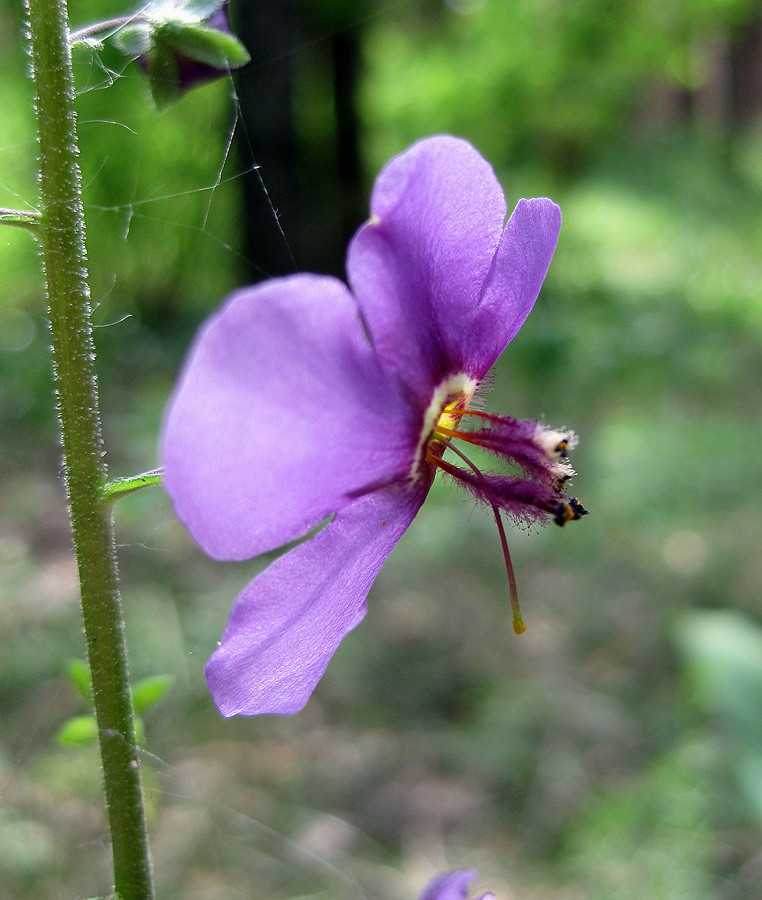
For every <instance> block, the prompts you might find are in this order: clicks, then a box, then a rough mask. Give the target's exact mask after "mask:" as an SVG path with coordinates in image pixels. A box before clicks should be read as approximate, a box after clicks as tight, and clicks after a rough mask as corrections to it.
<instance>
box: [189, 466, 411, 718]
mask: <svg viewBox="0 0 762 900" xmlns="http://www.w3.org/2000/svg"><path fill="white" fill-rule="evenodd" d="M428 486H429V485H428V483H423V482H421V483H417V484H415V485H392V486H391V487H388V488H385V489H383V490H380V491H376V492H374V493H372V494H368V495H367V496H365V497H362V498H360V499H359V500H356V501H354V502H353V503H352V504H351V505H349V506H347V507H345V508H344V509H343V510H341V512H339V513H338V514H337V516H336V518H335V519H334V520H333V521H332V522H331V523H329V524H328V525H327V526H326V527H325V528H324V529H323V530H322V531H320V532H319V533H318V534H316V535H315V537H313V538H311V539H310V540H308V541H306V542H305V543H303V544H300V545H299V546H298V547H295V548H294V549H293V550H291V551H289V552H288V553H286V554H284V555H283V556H281V557H279V558H278V559H276V560H275V562H273V563H272V565H270V567H269V568H267V569H265V571H264V572H263V573H262V574H261V575H259V576H258V577H257V578H255V579H254V581H253V582H252V583H251V584H250V585H249V586H248V587H247V588H246V590H244V592H243V593H242V594H241V596H240V597H239V598H238V600H237V601H236V603H235V606H234V607H233V611H232V613H231V615H230V621H229V622H228V626H227V628H226V630H225V634H224V635H223V637H222V641H221V643H220V646H219V647H218V648H217V650H216V651H215V653H214V655H213V656H212V658H211V659H210V660H209V663H208V665H207V668H206V674H207V680H208V682H209V687H210V689H211V692H212V696H213V697H214V700H215V702H216V704H217V706H218V707H219V709H220V712H221V713H222V714H223V715H224V716H232V715H236V714H241V715H257V714H259V713H294V712H298V711H299V710H300V709H301V708H302V707H303V706H304V704H305V703H306V702H307V700H309V698H310V695H311V694H312V691H313V690H314V688H315V685H316V684H317V682H318V681H319V680H320V677H321V676H322V674H323V672H324V671H325V668H326V666H327V665H328V663H329V661H330V659H331V657H332V656H333V654H334V652H335V651H336V648H337V647H338V646H339V644H340V643H341V640H342V639H343V637H344V636H345V635H346V634H347V632H348V631H350V630H351V629H352V628H354V627H355V626H356V625H357V624H358V623H359V622H360V620H361V619H362V617H363V615H364V613H365V598H366V596H367V594H368V591H369V590H370V586H371V584H372V583H373V579H374V578H375V577H376V575H377V573H378V570H379V569H380V568H381V566H382V565H383V563H384V561H385V560H386V557H387V556H388V555H389V553H390V552H391V550H392V548H393V547H394V545H395V544H396V543H397V541H398V540H399V539H400V537H401V536H402V534H403V533H404V532H405V530H406V529H407V527H408V525H409V524H410V522H412V520H413V518H414V517H415V514H416V513H417V512H418V510H419V509H420V506H421V503H423V500H424V498H425V496H426V492H427V491H428Z"/></svg>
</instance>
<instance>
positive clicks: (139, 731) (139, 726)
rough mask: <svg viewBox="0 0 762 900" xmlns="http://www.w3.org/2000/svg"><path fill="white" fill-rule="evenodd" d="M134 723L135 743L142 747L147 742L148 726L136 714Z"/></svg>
mask: <svg viewBox="0 0 762 900" xmlns="http://www.w3.org/2000/svg"><path fill="white" fill-rule="evenodd" d="M133 725H134V727H135V744H136V745H137V746H138V747H140V746H141V745H143V744H145V742H146V727H145V725H144V724H143V720H142V719H141V718H140V716H135V718H134V720H133Z"/></svg>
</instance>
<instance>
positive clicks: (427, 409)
mask: <svg viewBox="0 0 762 900" xmlns="http://www.w3.org/2000/svg"><path fill="white" fill-rule="evenodd" d="M371 209H372V215H371V218H370V220H369V222H368V223H367V224H366V225H365V226H364V227H362V228H361V229H360V231H359V232H358V233H357V234H356V235H355V237H354V239H353V241H352V243H351V245H350V248H349V253H348V259H347V269H348V273H349V282H350V285H351V291H350V290H348V289H347V287H346V286H345V285H344V284H343V283H341V282H340V281H337V280H335V279H333V278H327V277H325V278H324V277H319V276H316V275H295V276H291V277H288V278H276V279H272V280H271V281H267V282H265V283H263V284H261V285H258V286H256V287H252V288H245V289H244V290H241V291H239V292H238V293H236V294H234V295H233V296H232V297H231V298H230V299H229V300H228V301H227V302H226V303H225V304H224V305H223V307H222V309H221V310H220V311H219V312H217V313H216V314H215V315H214V316H212V318H211V319H210V320H209V321H208V322H207V324H206V325H205V327H204V328H203V329H202V330H201V332H200V334H199V336H198V337H197V339H196V341H195V344H194V346H193V348H192V350H191V352H190V355H189V358H188V361H187V362H186V364H185V368H184V371H183V373H182V376H181V378H180V381H179V383H178V385H177V388H176V390H175V393H174V397H173V399H172V402H171V405H170V408H169V412H168V414H167V419H166V424H165V431H164V441H163V455H164V464H165V481H166V487H167V490H168V492H169V494H170V496H171V497H172V500H173V501H174V504H175V508H176V510H177V514H178V516H179V517H180V519H181V520H182V521H183V522H184V523H185V525H186V526H187V527H188V529H189V530H190V532H191V534H192V535H193V537H194V538H195V539H196V540H197V541H198V543H199V544H200V545H201V546H202V547H203V548H204V549H205V550H206V552H207V553H209V554H210V555H211V556H213V557H215V558H217V559H226V560H240V559H248V558H250V557H254V556H257V555H259V554H261V553H264V552H266V551H270V550H273V549H274V548H277V547H280V546H282V545H283V544H285V543H287V542H289V541H294V540H297V539H299V538H302V537H304V535H306V534H307V533H308V532H309V531H310V530H311V529H313V528H316V527H317V526H318V525H320V524H321V523H322V522H323V521H324V520H325V519H326V518H327V517H329V516H333V517H334V518H333V519H332V520H331V521H330V523H329V524H328V525H326V526H325V527H324V528H323V529H322V530H321V531H319V532H318V533H317V534H316V535H314V536H313V537H311V538H310V539H309V540H308V541H305V542H304V543H301V544H299V545H298V546H297V547H295V548H294V549H292V550H290V551H289V552H288V553H286V554H284V555H283V556H281V557H280V558H278V559H277V560H276V561H275V562H273V563H272V564H271V565H270V567H269V568H268V569H266V570H265V571H264V572H263V573H262V574H261V575H259V576H258V577H257V578H255V579H254V581H253V582H252V583H251V584H250V585H249V586H248V587H247V588H246V589H245V590H244V591H243V593H242V594H241V596H240V597H239V598H238V600H237V601H236V603H235V605H234V607H233V611H232V613H231V616H230V621H229V623H228V626H227V629H226V631H225V633H224V635H223V638H222V641H221V643H220V645H219V647H218V648H217V650H216V651H215V653H214V654H213V656H212V658H211V659H210V661H209V664H208V666H207V670H206V671H207V679H208V682H209V686H210V688H211V691H212V694H213V696H214V699H215V702H216V703H217V705H218V707H219V709H220V711H221V712H222V714H223V715H225V716H231V715H234V714H236V713H241V714H245V715H253V714H257V713H264V712H271V713H292V712H296V711H297V710H299V709H301V708H302V707H303V706H304V704H305V703H306V702H307V700H308V699H309V697H310V694H311V693H312V691H313V689H314V687H315V685H316V684H317V682H318V680H319V679H320V677H321V676H322V674H323V672H324V671H325V668H326V666H327V665H328V662H329V660H330V659H331V656H332V655H333V653H334V652H335V650H336V648H337V647H338V645H339V643H340V642H341V640H342V638H343V637H344V636H345V635H346V634H347V633H348V632H349V631H350V630H351V629H353V628H354V627H355V626H356V625H357V624H358V623H359V622H360V621H361V619H362V618H363V616H364V615H365V609H366V605H365V604H366V596H367V594H368V591H369V589H370V586H371V584H372V583H373V580H374V578H375V577H376V575H377V573H378V571H379V569H380V568H381V566H382V564H383V563H384V561H385V559H386V557H387V556H388V555H389V553H390V552H391V550H392V548H393V547H394V545H395V544H396V543H397V541H398V540H399V538H400V537H401V536H402V534H403V533H404V532H405V530H406V529H407V528H408V526H409V525H410V523H411V522H412V520H413V518H414V517H415V515H416V513H417V512H418V510H419V509H420V507H421V504H422V503H423V501H424V499H425V497H426V494H427V493H428V491H429V488H430V487H431V483H432V481H433V479H434V475H435V473H436V471H437V469H439V470H441V471H443V472H444V473H445V474H447V475H448V476H451V477H452V479H453V480H454V481H455V482H456V483H458V484H459V485H461V486H462V487H463V488H465V489H466V490H467V491H469V492H470V493H471V494H473V495H474V496H475V497H476V498H477V499H478V500H480V501H482V502H484V503H486V504H488V505H489V506H491V507H492V509H493V511H494V514H495V520H496V522H497V525H498V529H499V533H500V537H501V542H502V544H503V549H504V553H505V558H506V565H507V567H508V574H509V583H510V586H511V596H512V601H513V603H514V627H515V629H516V630H517V631H519V632H520V631H522V630H523V622H522V621H521V617H520V613H519V612H518V605H517V602H516V596H515V593H516V592H515V581H514V579H513V572H512V570H511V566H510V557H509V556H508V549H507V544H506V541H505V533H504V530H503V524H502V521H501V515H500V514H501V513H503V514H507V515H508V517H509V518H511V519H512V520H514V521H517V522H519V523H532V522H544V521H546V520H549V519H552V520H554V521H556V522H557V523H558V524H559V525H563V524H564V522H566V521H568V520H570V519H576V518H579V517H580V516H581V515H583V514H584V512H585V510H584V509H583V508H582V506H581V505H580V504H579V503H578V502H577V501H576V500H574V499H572V498H571V497H569V496H567V495H566V494H565V493H564V483H565V481H566V480H567V479H568V478H569V476H570V475H571V474H572V470H571V468H570V467H569V464H568V462H567V461H566V456H567V452H568V450H569V449H570V448H571V447H572V446H573V445H574V443H575V441H576V438H575V437H574V436H573V435H572V434H571V433H569V432H565V431H554V430H552V429H549V428H547V427H545V426H544V425H541V424H539V423H538V422H536V421H518V420H516V419H511V418H508V417H504V416H497V415H492V414H489V413H486V412H483V411H480V410H478V409H475V408H474V400H475V397H476V392H477V389H478V387H479V385H480V383H481V382H482V380H483V379H484V377H485V375H486V374H487V373H488V371H489V369H490V368H491V367H492V365H493V363H494V362H495V361H496V360H497V358H498V357H499V355H500V353H501V352H502V351H503V349H504V348H505V346H506V345H507V344H508V342H509V341H510V340H511V339H512V338H513V336H514V335H515V334H516V332H517V331H518V330H519V328H520V326H521V324H522V323H523V321H524V319H525V318H526V316H527V315H528V313H529V311H530V310H531V308H532V306H533V304H534V302H535V299H536V298H537V295H538V293H539V291H540V287H541V285H542V282H543V279H544V277H545V273H546V272H547V269H548V266H549V265H550V260H551V257H552V255H553V251H554V249H555V246H556V241H557V239H558V232H559V229H560V227H561V214H560V211H559V209H558V207H557V206H556V205H555V204H554V203H552V202H551V201H550V200H546V199H540V200H521V201H519V203H518V205H517V206H516V209H515V210H514V212H513V214H512V216H511V217H510V219H509V221H508V223H507V225H506V224H505V218H506V204H505V198H504V196H503V192H502V190H501V188H500V185H499V184H498V182H497V179H496V178H495V175H494V173H493V171H492V169H491V167H490V166H489V164H488V163H487V162H486V161H485V160H484V159H483V158H482V157H481V156H480V155H479V154H478V153H477V152H476V151H475V150H474V148H473V147H471V146H470V145H469V144H467V143H466V142H465V141H462V140H458V139H456V138H452V137H434V138H429V139H427V140H423V141H421V142H419V143H417V144H415V145H414V146H413V147H411V148H410V149H409V150H407V151H406V152H405V153H403V154H402V155H400V156H398V157H396V158H395V159H393V160H392V161H391V162H390V163H389V164H388V166H387V167H386V168H385V169H384V171H383V172H382V173H381V174H380V175H379V177H378V180H377V182H376V185H375V190H374V192H373V198H372V203H371ZM469 443H471V444H476V445H479V446H481V447H483V448H484V449H485V450H486V451H487V452H488V453H490V454H492V455H493V456H494V457H495V458H497V459H498V460H501V461H503V462H504V463H507V464H508V467H509V469H508V473H507V474H506V473H503V474H499V473H497V474H496V473H493V472H489V471H486V472H483V471H481V470H480V469H479V468H477V467H476V466H475V465H473V463H471V462H470V461H469V459H468V457H467V455H466V454H465V453H464V452H463V450H462V449H461V448H462V447H463V446H465V447H466V448H467V447H468V444H469ZM448 449H449V450H451V451H452V454H451V455H450V457H449V458H447V459H445V458H444V456H445V451H446V450H448Z"/></svg>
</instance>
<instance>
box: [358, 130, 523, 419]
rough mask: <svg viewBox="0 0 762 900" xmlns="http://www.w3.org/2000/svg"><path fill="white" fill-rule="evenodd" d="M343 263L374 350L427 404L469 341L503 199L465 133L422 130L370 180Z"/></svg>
mask: <svg viewBox="0 0 762 900" xmlns="http://www.w3.org/2000/svg"><path fill="white" fill-rule="evenodd" d="M371 214H372V215H371V219H370V222H369V223H368V224H367V225H365V226H364V227H363V228H362V229H361V230H360V231H359V232H358V233H357V235H356V236H355V238H354V240H353V242H352V244H351V245H350V248H349V254H348V258H347V271H348V275H349V282H350V284H351V286H352V289H353V291H354V292H355V295H356V296H357V298H358V302H359V303H360V307H361V309H362V313H363V316H364V318H365V321H366V324H367V326H368V330H369V332H370V335H371V339H372V341H373V345H374V347H375V348H376V352H377V353H378V354H379V355H380V357H381V358H382V359H383V360H384V363H385V364H386V365H387V366H388V367H389V368H391V369H392V370H394V371H397V372H399V373H400V374H401V375H402V376H403V377H405V378H406V380H407V383H408V386H409V387H410V388H411V389H412V390H413V391H414V392H415V393H416V394H417V395H418V396H419V398H420V400H421V403H422V404H426V403H428V401H429V400H430V398H431V390H432V388H433V387H435V386H436V385H437V384H439V383H440V382H441V381H442V380H443V379H444V378H445V377H446V376H447V375H448V374H451V373H452V372H456V371H463V370H464V369H463V365H464V361H465V360H466V359H468V358H469V357H470V356H471V355H472V354H473V353H474V352H478V347H476V346H474V341H475V340H476V339H477V338H480V337H481V329H479V330H478V334H477V335H474V334H473V320H474V316H475V314H477V313H478V304H479V299H480V297H481V293H482V286H483V285H484V283H485V281H486V279H487V277H488V275H489V273H490V270H491V267H492V261H493V258H494V256H495V252H496V251H497V248H498V245H499V243H500V239H501V236H502V234H503V226H504V223H505V216H506V205H505V197H504V196H503V190H502V188H501V187H500V184H499V183H498V181H497V179H496V177H495V174H494V172H493V171H492V167H491V166H490V165H489V163H487V162H486V160H484V159H483V158H482V157H481V156H480V155H479V154H478V153H477V152H476V150H475V149H474V148H473V147H472V146H471V145H470V144H468V143H466V141H463V140H460V139H457V138H453V137H435V138H428V139H426V140H423V141H420V142H419V143H417V144H414V145H413V147H411V148H410V149H409V150H408V151H406V152H405V153H403V154H401V155H400V156H397V157H396V158H395V159H393V160H392V161H391V162H390V163H389V164H388V165H387V166H386V168H385V169H384V170H383V171H382V172H381V174H380V175H379V176H378V179H377V181H376V186H375V189H374V191H373V197H372V201H371Z"/></svg>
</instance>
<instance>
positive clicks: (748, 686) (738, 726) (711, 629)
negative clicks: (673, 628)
mask: <svg viewBox="0 0 762 900" xmlns="http://www.w3.org/2000/svg"><path fill="white" fill-rule="evenodd" d="M677 640H678V644H679V646H680V648H681V650H682V651H683V653H684V655H685V657H686V659H687V661H688V666H689V671H690V673H691V676H692V679H693V682H694V684H695V687H696V691H697V695H698V699H699V701H700V702H701V703H702V705H703V706H704V707H705V708H706V709H707V710H709V711H710V712H712V713H715V714H717V715H719V716H720V717H721V718H722V719H723V720H725V722H727V724H728V725H729V726H730V727H731V728H732V729H733V731H734V734H735V736H736V737H737V738H738V739H739V740H741V741H742V742H743V744H744V745H745V746H746V747H748V748H749V749H751V750H754V751H755V752H759V753H762V628H760V626H759V625H757V624H756V623H755V622H753V621H752V620H751V619H749V618H747V617H746V616H743V615H741V614H740V613H737V612H731V611H723V612H701V613H693V614H691V615H690V616H687V617H686V618H685V619H684V620H683V621H682V623H681V624H680V626H679V627H678V629H677Z"/></svg>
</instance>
